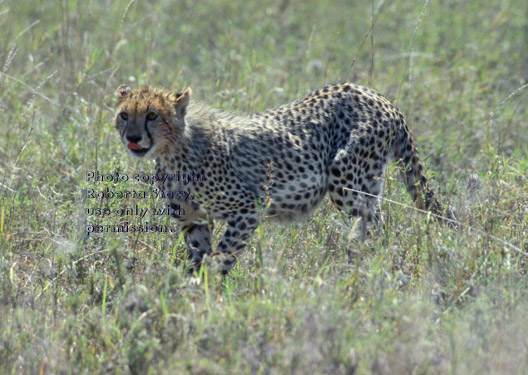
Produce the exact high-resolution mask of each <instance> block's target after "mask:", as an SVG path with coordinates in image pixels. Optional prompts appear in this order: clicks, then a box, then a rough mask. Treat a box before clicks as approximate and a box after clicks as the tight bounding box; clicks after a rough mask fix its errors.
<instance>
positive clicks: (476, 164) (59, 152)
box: [0, 0, 528, 374]
mask: <svg viewBox="0 0 528 375" xmlns="http://www.w3.org/2000/svg"><path fill="white" fill-rule="evenodd" d="M527 12H528V8H527V7H526V4H525V2H523V1H520V0H504V1H500V2H499V1H497V2H488V3H486V5H483V4H482V2H480V1H477V0H452V1H448V2H428V1H425V2H396V1H391V0H387V1H379V2H373V1H364V2H354V3H353V4H351V3H350V2H345V1H335V2H323V3H321V2H317V1H312V0H307V1H302V2H298V1H291V0H284V1H272V0H263V1H260V2H245V1H238V0H237V1H229V2H223V3H222V2H216V1H210V0H205V1H201V2H193V1H187V0H182V1H178V2H174V1H166V0H158V1H153V2H140V1H133V0H132V1H128V0H127V1H113V2H100V1H94V0H86V1H61V2H40V3H38V4H36V3H35V4H33V3H31V4H30V3H29V2H24V1H13V0H3V1H1V0H0V27H1V30H2V38H1V40H0V118H1V125H0V133H1V138H0V139H2V147H1V148H0V194H1V200H0V202H1V203H0V373H2V374H88V373H89V374H102V373H108V374H187V373H190V374H482V373H485V374H488V373H489V374H526V373H528V359H527V358H528V340H527V338H526V335H525V332H526V331H527V330H528V317H527V315H526V311H527V310H528V302H527V301H528V292H527V288H526V285H527V279H526V272H527V269H528V258H527V252H528V245H527V244H528V242H527V225H528V216H527V210H528V203H527V202H528V198H527V187H528V182H527V177H526V176H527V175H528V156H527V152H526V146H525V145H526V144H527V143H528V132H526V118H527V117H528V108H527V105H526V104H527V91H528V90H527V86H526V84H527V83H528V82H527V78H528V70H527V65H526V61H528V52H527V51H528V50H527V49H526V48H525V46H526V45H527V42H528V40H527V39H526V38H527V35H528V34H527V30H528V24H527V21H526V19H527V17H526V15H527ZM346 80H351V81H354V82H357V83H360V84H367V85H370V86H372V87H374V88H375V89H377V90H378V91H380V92H381V93H383V94H385V95H386V96H388V97H390V98H391V99H393V100H394V101H395V102H396V103H397V104H398V106H399V107H400V108H401V109H402V110H403V111H404V113H406V116H407V118H408V123H409V126H410V127H411V129H412V131H413V133H414V135H415V138H416V139H417V142H418V145H419V150H420V154H421V158H422V159H423V160H425V164H426V166H427V170H428V175H429V176H430V180H431V182H432V185H433V187H434V188H435V190H436V191H437V194H438V195H439V196H440V197H441V198H442V200H444V201H445V202H449V203H450V204H451V205H452V206H453V207H454V208H455V209H456V211H457V213H458V219H459V220H460V221H461V223H462V225H460V226H459V228H458V229H450V228H447V227H441V226H439V225H438V224H437V223H436V222H435V221H434V220H431V219H430V218H428V217H427V216H425V215H421V214H418V213H415V212H413V211H412V210H410V209H408V208H405V207H403V206H400V205H396V204H393V203H390V202H388V201H386V202H384V203H383V212H384V216H385V220H386V222H387V230H386V231H385V232H383V233H382V235H381V236H380V238H377V239H372V240H369V241H367V242H366V243H365V244H361V245H355V246H351V245H350V244H349V243H348V241H347V240H346V239H347V237H348V235H349V231H350V230H349V228H347V227H345V226H344V225H343V224H342V221H341V220H340V218H339V216H338V214H337V213H336V211H335V210H334V209H333V208H332V207H331V205H330V203H329V202H325V204H323V205H322V206H321V207H320V208H319V209H318V210H317V212H316V213H315V215H314V216H313V217H312V218H311V219H309V220H307V221H304V222H299V223H291V224H287V225H277V224H273V223H264V224H262V225H261V226H260V227H259V229H258V230H257V232H256V233H255V236H254V237H253V239H252V241H251V244H250V246H249V249H247V250H246V252H245V255H244V256H243V257H242V258H241V260H240V262H239V265H238V266H237V267H236V268H235V269H234V270H233V271H232V272H231V273H230V275H229V277H227V278H226V279H224V280H221V279H220V276H219V275H218V274H217V273H215V272H213V271H211V270H204V272H203V274H202V275H201V278H192V277H189V276H187V274H186V272H185V269H184V262H185V249H184V244H183V241H182V239H181V236H178V234H177V233H175V234H172V235H171V234H158V235H155V234H152V233H133V234H132V233H130V234H115V233H91V234H90V235H86V230H85V228H86V225H87V223H89V222H95V223H98V224H100V225H110V224H112V223H115V221H116V217H111V216H110V217H97V218H93V217H88V216H87V215H86V211H85V209H86V208H87V207H99V208H104V207H106V206H109V207H110V208H114V209H116V208H122V207H134V205H136V204H137V205H138V206H139V207H140V208H149V207H161V206H162V205H161V202H159V201H156V200H152V199H151V200H149V199H133V198H128V199H123V200H116V199H104V198H100V199H87V198H83V195H82V193H81V192H82V189H89V188H92V189H97V190H102V189H105V188H109V189H112V190H119V189H121V188H125V185H126V188H129V189H137V190H141V189H145V185H144V184H141V183H139V182H137V181H130V182H122V181H121V182H107V181H106V182H93V181H86V172H87V171H94V170H98V171H100V172H101V173H113V172H115V171H118V172H119V173H122V174H127V175H129V176H133V175H134V174H136V173H151V172H152V170H153V165H152V163H137V162H135V161H133V160H132V159H130V158H129V157H127V156H126V155H125V152H124V150H123V147H122V145H121V144H120V142H118V137H117V135H116V134H115V131H114V130H113V127H112V117H113V109H112V108H113V106H114V103H113V92H114V90H115V88H116V87H117V86H118V85H119V84H120V83H127V84H130V85H131V86H138V85H144V84H154V85H160V86H165V87H169V88H171V89H173V90H181V89H182V88H184V87H185V86H188V85H190V86H192V88H193V92H194V95H195V97H197V98H199V99H201V100H203V101H205V102H207V103H209V104H211V105H213V106H216V107H219V108H222V109H225V110H233V111H237V112H239V113H248V112H252V111H257V110H261V109H264V108H267V107H270V106H275V105H279V104H282V103H286V102H288V101H291V100H293V99H295V98H297V97H298V96H299V95H302V94H304V93H307V92H308V91H310V90H311V89H314V88H317V87H320V86H322V85H323V84H325V83H330V82H341V81H346ZM385 185H386V196H387V198H389V199H390V200H392V201H396V202H401V203H404V204H407V205H408V204H409V198H408V196H407V194H406V193H405V192H404V190H403V188H402V186H401V185H402V184H401V183H400V182H399V181H398V180H397V178H396V173H394V171H389V173H388V176H387V178H386V183H385ZM130 219H131V220H132V221H133V222H136V221H134V220H136V219H135V218H133V217H132V218H130ZM146 219H147V220H148V221H149V222H151V223H154V224H158V225H167V226H168V227H169V228H171V229H175V227H174V225H173V224H172V223H171V222H170V221H168V220H166V219H164V218H162V217H160V216H156V215H152V214H148V215H147V217H146ZM221 230H222V228H221V226H220V227H217V228H216V230H215V236H214V242H215V243H217V242H218V241H219V238H220V236H221Z"/></svg>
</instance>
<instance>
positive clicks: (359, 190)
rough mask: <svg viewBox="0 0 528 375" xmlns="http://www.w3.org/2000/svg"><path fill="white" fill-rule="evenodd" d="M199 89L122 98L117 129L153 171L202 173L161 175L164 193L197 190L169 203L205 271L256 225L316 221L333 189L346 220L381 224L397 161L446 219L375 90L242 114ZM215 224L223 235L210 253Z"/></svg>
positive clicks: (403, 130)
mask: <svg viewBox="0 0 528 375" xmlns="http://www.w3.org/2000/svg"><path fill="white" fill-rule="evenodd" d="M191 95H192V91H191V88H186V89H185V90H184V91H182V92H178V93H174V92H171V91H169V90H166V89H162V88H153V87H144V88H138V89H131V88H130V87H129V86H127V85H121V86H119V87H118V89H117V91H116V96H117V102H118V104H117V109H116V115H115V127H116V129H117V130H118V132H119V134H120V137H121V141H122V142H123V144H124V145H125V146H126V148H127V149H128V152H129V153H130V154H132V155H133V156H135V157H138V158H151V159H155V162H156V175H157V176H166V175H174V174H176V173H179V174H188V175H201V176H204V178H203V179H198V180H197V181H193V182H192V183H190V184H188V185H184V184H183V183H182V182H181V181H176V180H173V179H163V178H160V179H159V180H160V182H159V187H160V189H162V190H164V191H180V190H190V192H191V193H192V194H193V195H194V196H195V197H196V199H194V200H192V201H190V200H189V201H182V200H178V199H175V198H166V204H167V205H168V206H169V207H171V208H174V210H173V213H172V214H171V216H173V217H174V219H176V221H177V222H178V223H179V224H180V227H181V229H182V231H183V233H184V239H185V243H186V246H187V249H188V254H189V257H190V259H192V263H193V265H194V267H193V269H196V268H197V267H199V266H200V264H201V262H202V261H203V260H204V257H205V256H212V255H214V256H216V257H217V258H219V260H218V262H219V264H220V266H221V269H222V272H223V273H224V274H225V273H227V272H228V271H229V270H230V269H231V268H232V267H233V265H234V264H235V263H236V257H237V255H238V253H239V252H240V251H242V250H243V249H244V248H245V247H246V245H247V244H248V241H249V240H250V237H251V235H252V233H253V232H254V231H255V229H256V228H257V226H258V225H259V221H260V219H261V215H259V213H261V208H262V207H265V208H266V210H265V215H266V216H268V217H271V218H276V219H295V218H296V217H298V216H300V215H309V214H310V213H311V212H313V211H314V210H315V208H316V207H317V206H318V204H319V203H320V202H321V201H322V199H323V197H324V196H325V195H326V193H328V194H329V196H330V199H331V201H332V202H333V203H334V205H335V206H336V207H337V208H338V209H339V210H340V211H341V212H342V214H343V215H344V216H345V217H346V218H354V217H356V218H359V219H360V221H363V227H366V226H367V225H369V227H370V226H371V225H374V226H379V225H381V224H382V217H381V212H380V196H381V194H382V188H383V177H384V173H385V169H386V166H387V163H388V161H389V159H392V160H394V161H396V162H397V164H398V165H399V168H400V171H401V174H402V177H403V181H404V183H405V186H406V188H407V190H408V192H409V194H410V196H411V198H412V200H413V201H414V202H415V204H416V205H417V207H418V208H420V209H423V210H429V211H431V212H432V213H434V214H438V215H441V214H442V213H444V210H443V208H442V205H441V204H440V202H439V201H438V200H437V198H436V197H435V195H434V193H433V191H432V190H431V189H430V188H429V185H428V183H427V180H426V177H425V175H424V173H423V168H422V164H421V163H420V161H419V159H418V154H417V151H416V148H415V145H414V142H413V139H412V137H411V133H410V132H409V130H408V128H407V126H406V124H405V119H404V117H403V115H402V113H401V112H400V111H399V110H398V108H396V106H394V105H393V104H392V103H391V102H390V101H389V100H388V99H387V98H386V97H384V96H382V95H380V94H378V93H377V92H375V91H374V90H373V89H370V88H367V87H363V86H359V85H355V84H351V83H343V84H335V85H328V86H326V87H324V88H322V89H319V90H316V91H314V92H312V93H310V94H308V95H307V96H305V97H303V98H301V99H298V100H296V101H294V102H292V103H290V104H286V105H283V106H280V107H277V108H273V109H268V110H265V111H262V112H258V113H254V114H250V115H248V116H239V115H236V114H233V113H231V112H222V111H219V110H216V109H212V108H210V107H208V106H207V105H205V104H203V103H199V102H197V101H195V100H191ZM214 220H224V221H226V222H227V228H226V230H225V233H224V236H223V238H222V239H221V241H220V243H219V244H218V246H217V248H216V251H214V252H213V249H212V246H211V231H212V228H213V223H214Z"/></svg>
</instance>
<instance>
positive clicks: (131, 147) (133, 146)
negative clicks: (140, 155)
mask: <svg viewBox="0 0 528 375" xmlns="http://www.w3.org/2000/svg"><path fill="white" fill-rule="evenodd" d="M128 149H129V150H143V147H141V146H140V145H138V144H137V143H129V144H128Z"/></svg>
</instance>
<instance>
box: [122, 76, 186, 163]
mask: <svg viewBox="0 0 528 375" xmlns="http://www.w3.org/2000/svg"><path fill="white" fill-rule="evenodd" d="M191 93H192V91H191V89H190V88H187V89H185V90H184V91H183V92H180V93H173V92H170V91H168V90H165V89H158V88H152V87H145V88H140V89H131V88H130V87H128V86H127V85H121V86H119V87H118V88H117V90H116V96H117V102H118V104H117V109H116V115H115V120H114V123H115V127H116V129H117V130H118V132H119V134H120V136H121V141H122V142H123V144H124V145H125V146H126V147H127V149H128V151H129V152H130V153H131V154H132V155H134V156H136V157H139V158H143V157H145V156H148V157H156V155H158V154H160V153H162V152H163V151H165V150H166V149H167V147H169V146H170V145H171V144H172V145H174V144H177V142H178V139H179V138H180V137H181V135H182V133H183V131H184V128H185V119H184V117H185V113H186V109H187V105H188V104H189V100H190V98H191Z"/></svg>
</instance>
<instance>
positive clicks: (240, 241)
mask: <svg viewBox="0 0 528 375" xmlns="http://www.w3.org/2000/svg"><path fill="white" fill-rule="evenodd" d="M246 211H248V212H247V213H239V214H237V215H235V216H233V217H231V218H230V219H229V220H228V221H227V229H226V231H225V234H224V237H223V238H222V241H220V243H219V244H218V246H217V248H216V256H217V257H218V258H219V261H220V264H221V267H222V274H224V275H225V274H227V272H228V271H229V270H230V269H231V268H233V266H234V265H235V263H236V261H237V258H236V256H237V255H238V253H240V252H241V251H242V250H244V248H245V247H246V246H247V244H248V242H249V240H250V238H251V235H252V234H253V232H254V231H255V229H257V227H258V214H257V211H256V210H254V211H253V210H246Z"/></svg>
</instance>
